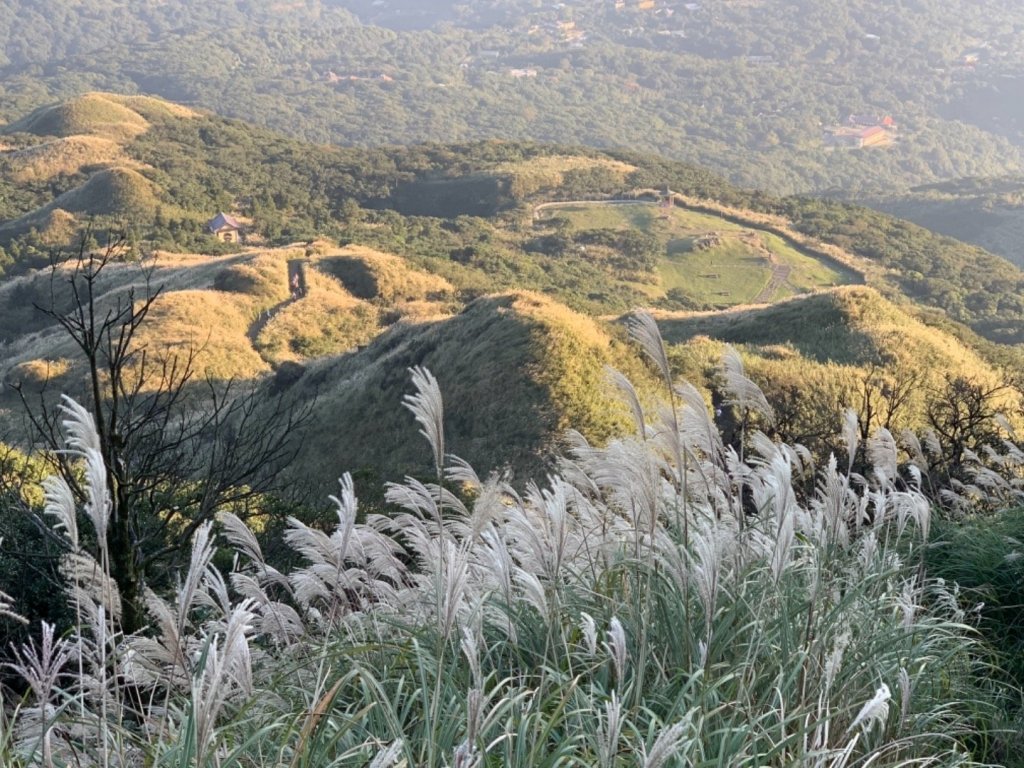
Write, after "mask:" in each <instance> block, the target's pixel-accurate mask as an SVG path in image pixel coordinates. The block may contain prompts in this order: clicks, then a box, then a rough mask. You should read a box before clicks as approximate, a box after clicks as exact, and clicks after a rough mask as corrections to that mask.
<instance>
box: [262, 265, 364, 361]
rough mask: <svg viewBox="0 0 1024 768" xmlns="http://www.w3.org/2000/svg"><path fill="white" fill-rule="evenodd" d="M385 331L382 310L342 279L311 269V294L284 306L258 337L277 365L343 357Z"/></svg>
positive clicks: (308, 274)
mask: <svg viewBox="0 0 1024 768" xmlns="http://www.w3.org/2000/svg"><path fill="white" fill-rule="evenodd" d="M379 332H380V328H379V322H378V309H377V307H375V306H374V305H372V304H370V303H368V302H365V301H362V300H361V299H358V298H356V297H355V296H353V295H352V294H350V293H349V292H348V291H346V290H345V289H344V288H343V287H342V286H341V285H340V284H339V283H338V282H337V281H336V280H334V279H333V278H331V277H328V276H327V275H323V274H320V273H318V272H316V271H315V270H306V293H305V295H304V296H302V297H301V298H298V299H296V300H295V301H292V302H290V303H288V304H287V305H286V306H284V307H281V308H280V309H279V310H278V311H277V312H275V314H274V316H273V317H272V318H270V320H269V322H267V323H266V325H264V326H263V328H262V330H261V331H260V332H259V335H258V336H257V337H256V339H255V345H256V348H257V349H258V350H259V351H260V354H261V355H262V356H263V357H264V359H266V360H267V361H269V362H270V363H272V364H274V365H278V364H280V363H282V362H285V361H299V360H308V359H311V358H315V357H325V356H328V355H339V354H342V353H344V352H348V351H351V350H354V349H355V348H356V347H358V346H360V345H363V344H366V343H368V342H369V341H370V340H371V339H373V338H374V337H375V336H376V335H377V334H378V333H379Z"/></svg>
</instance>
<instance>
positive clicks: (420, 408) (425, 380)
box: [402, 366, 444, 473]
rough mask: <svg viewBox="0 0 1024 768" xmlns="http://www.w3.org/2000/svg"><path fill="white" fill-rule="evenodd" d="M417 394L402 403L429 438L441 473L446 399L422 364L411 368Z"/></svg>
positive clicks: (435, 461)
mask: <svg viewBox="0 0 1024 768" xmlns="http://www.w3.org/2000/svg"><path fill="white" fill-rule="evenodd" d="M409 373H410V374H411V375H412V384H413V386H414V387H416V392H415V394H411V395H405V396H404V397H403V398H402V403H403V404H404V405H405V407H406V408H408V409H409V410H410V411H411V412H412V415H413V416H414V417H415V418H416V421H417V422H418V423H419V425H420V434H421V435H423V436H424V437H425V438H427V442H429V443H430V448H431V450H432V451H433V452H434V466H435V467H436V468H437V471H438V472H439V473H440V472H441V471H442V469H443V467H444V401H443V400H442V398H441V387H440V386H439V385H438V383H437V379H436V378H434V374H432V373H431V372H430V371H429V370H427V369H426V368H424V367H422V366H416V367H415V368H410V369H409Z"/></svg>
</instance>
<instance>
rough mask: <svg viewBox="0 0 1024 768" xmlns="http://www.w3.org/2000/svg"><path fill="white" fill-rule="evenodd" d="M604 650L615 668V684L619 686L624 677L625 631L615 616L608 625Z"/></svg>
mask: <svg viewBox="0 0 1024 768" xmlns="http://www.w3.org/2000/svg"><path fill="white" fill-rule="evenodd" d="M605 648H606V649H607V650H608V655H609V656H611V659H612V665H613V666H614V668H615V682H616V683H617V684H618V685H620V686H621V685H622V684H623V683H624V682H625V676H626V631H625V630H624V629H623V628H622V622H621V621H619V620H618V618H616V617H615V616H613V617H612V620H611V621H610V622H609V624H608V642H606V643H605Z"/></svg>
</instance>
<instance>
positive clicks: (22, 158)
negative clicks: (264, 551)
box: [0, 93, 1024, 488]
mask: <svg viewBox="0 0 1024 768" xmlns="http://www.w3.org/2000/svg"><path fill="white" fill-rule="evenodd" d="M6 134H7V136H8V141H9V142H10V143H11V144H12V145H13V148H9V149H7V150H6V151H5V152H3V153H0V167H2V168H3V169H4V175H3V177H2V179H3V183H4V184H6V185H7V188H8V189H10V190H11V192H12V193H11V195H9V196H8V197H7V198H6V199H7V201H8V202H7V206H8V207H7V208H6V209H5V215H6V217H7V218H6V220H5V221H2V222H0V247H3V248H4V249H5V252H6V253H7V270H8V272H9V276H8V278H7V279H6V280H5V282H4V283H3V284H2V285H0V304H2V306H3V312H2V313H0V339H2V340H3V341H2V347H0V349H2V352H3V354H2V355H0V361H2V362H0V379H2V380H3V381H4V382H6V383H7V384H8V385H15V386H16V387H18V388H20V391H21V393H22V394H29V395H30V396H31V397H32V398H36V397H38V396H40V395H42V396H43V397H44V398H46V397H52V396H54V395H56V393H58V392H60V391H67V390H69V389H70V390H73V389H75V387H77V386H80V384H79V383H78V382H80V381H81V377H82V375H83V368H82V365H81V359H80V357H79V358H78V359H76V350H75V348H74V345H73V344H71V341H70V339H69V338H68V337H67V334H66V333H65V332H64V331H63V330H62V329H61V328H60V327H59V325H58V324H57V323H56V322H55V321H54V317H53V316H47V315H46V314H44V313H42V312H40V310H39V308H40V307H41V308H47V309H49V308H52V309H53V311H54V312H56V314H57V315H58V316H59V315H60V313H61V312H66V311H69V310H70V309H72V308H73V305H72V304H69V303H68V302H69V297H67V296H65V295H64V294H63V293H62V292H61V290H62V289H61V288H60V286H62V285H66V284H67V282H68V280H69V279H71V278H72V277H73V275H75V274H76V272H75V270H76V269H80V265H77V262H76V259H75V258H74V254H75V253H76V249H77V248H78V247H79V246H78V245H77V244H78V243H81V242H82V238H83V237H86V238H91V239H92V243H91V245H88V246H87V249H94V252H102V250H103V246H102V242H101V241H102V236H103V233H104V232H105V231H107V228H110V227H113V228H122V229H123V230H124V232H125V239H124V240H123V241H122V242H121V243H120V244H119V245H118V246H117V248H116V250H115V251H113V252H112V257H113V261H112V263H110V264H109V265H108V266H107V267H106V268H105V271H104V273H103V276H102V279H101V280H100V281H99V282H98V283H97V284H96V290H97V291H98V294H99V295H98V300H99V302H100V306H104V303H107V304H109V305H110V306H114V305H115V304H116V302H117V300H118V297H123V296H125V295H128V293H129V292H130V291H134V292H135V293H134V294H132V295H138V296H144V295H147V292H149V293H154V292H157V291H159V295H158V296H157V298H156V301H155V302H154V303H153V306H152V308H151V311H150V313H149V315H148V317H147V319H146V322H145V323H144V324H143V325H142V326H141V328H140V330H139V335H138V338H137V343H138V345H139V347H140V348H145V349H148V350H150V351H151V353H152V354H159V355H168V354H179V355H180V354H185V353H186V352H188V353H189V354H190V355H193V356H192V357H191V358H190V359H191V365H192V367H193V369H194V370H193V375H194V377H195V380H196V381H197V382H199V381H202V380H204V379H211V380H220V381H229V380H235V381H240V382H249V383H250V384H251V386H254V387H259V388H262V389H264V390H265V391H266V393H267V396H268V397H269V398H271V399H273V398H277V397H281V396H284V397H286V399H287V400H288V401H289V402H291V403H292V404H293V405H295V406H296V407H299V404H301V407H307V406H308V407H310V408H312V409H313V414H314V416H313V418H311V419H310V421H309V424H308V426H307V427H306V428H305V431H304V433H303V434H304V438H303V441H302V448H301V450H300V460H299V461H297V462H296V466H300V467H302V471H303V472H308V473H309V474H310V476H311V477H315V478H316V482H317V483H318V484H319V487H323V488H328V487H329V486H330V484H331V483H333V480H334V478H336V477H337V476H338V475H339V474H340V472H342V471H344V470H345V469H360V470H372V471H373V472H380V473H383V474H384V475H385V476H391V477H393V476H396V475H398V474H401V473H417V472H422V471H424V470H425V469H427V467H428V466H429V465H428V464H427V463H426V461H427V458H428V457H427V456H426V454H425V453H424V452H422V450H420V449H419V448H418V447H417V446H416V444H415V442H412V443H410V442H409V441H408V440H407V439H405V438H404V437H401V436H402V435H406V436H408V435H409V434H410V432H409V430H410V429H411V428H412V425H411V423H409V421H408V418H407V417H406V416H405V415H404V414H403V413H402V412H401V410H400V409H398V408H397V405H398V404H399V403H400V402H401V398H402V394H403V391H404V388H405V386H406V383H405V382H406V380H405V374H404V372H405V371H406V370H407V369H409V368H412V367H415V366H419V365H427V366H428V367H429V368H431V369H432V370H436V371H437V372H438V376H439V377H440V380H441V383H442V386H443V388H444V389H445V391H446V392H450V393H451V396H452V397H453V398H454V400H455V402H458V403H460V404H461V405H463V406H465V410H464V411H463V412H461V413H460V415H458V416H456V417H454V418H453V419H452V421H451V423H450V425H449V428H450V430H451V435H450V444H451V446H452V448H453V450H454V451H455V452H456V453H458V454H459V455H463V456H465V457H466V458H468V459H470V460H472V461H474V462H476V463H479V464H482V465H483V466H484V467H486V468H488V469H501V468H503V467H506V468H509V469H512V470H514V471H518V472H529V471H533V470H534V469H536V468H537V467H543V466H545V465H546V464H545V462H546V461H547V460H548V458H550V457H551V456H553V455H554V452H555V451H556V450H557V447H558V446H559V445H560V444H561V435H562V433H563V431H564V430H565V429H566V428H567V427H569V426H570V425H571V426H573V427H574V428H575V429H577V430H580V431H582V432H583V433H584V434H585V435H587V436H588V437H590V438H591V439H595V440H605V439H608V438H609V437H611V436H613V435H615V434H620V433H622V431H623V430H626V429H627V428H628V427H627V424H628V421H627V414H626V412H625V411H624V410H622V409H621V408H620V407H619V406H617V405H616V397H615V395H614V392H612V391H611V390H609V389H608V387H607V386H606V385H605V384H604V383H603V382H604V375H603V373H602V368H603V366H605V365H613V366H615V367H616V368H618V369H620V370H623V371H625V372H627V373H629V375H630V376H631V377H632V378H633V379H634V381H635V382H636V386H637V387H638V388H639V390H640V391H641V392H643V393H646V394H645V395H644V397H652V398H653V397H655V392H656V390H657V384H656V381H655V379H654V378H653V377H652V376H651V372H650V371H648V370H647V368H646V366H645V365H644V364H643V363H642V361H641V360H640V358H639V357H638V356H637V353H636V350H635V349H633V348H631V346H630V344H629V343H628V340H627V338H626V333H625V330H624V327H623V325H622V322H621V320H622V319H623V318H624V317H625V316H626V315H627V313H628V312H629V311H631V310H633V309H636V308H641V307H649V308H653V309H656V310H657V311H658V313H659V314H658V318H659V321H658V322H659V324H660V325H661V326H662V332H663V333H664V335H665V337H666V339H667V340H668V341H669V342H670V344H671V345H672V355H673V360H675V361H676V363H675V364H676V365H678V366H680V372H685V375H686V376H687V377H688V378H690V379H691V380H692V381H694V383H697V384H699V385H700V386H702V387H704V388H705V391H706V392H707V393H708V394H707V397H708V398H709V400H710V399H711V398H713V397H717V395H714V392H715V390H716V387H717V384H716V381H717V376H718V373H717V370H718V367H717V366H718V362H717V361H718V358H719V357H720V355H721V354H722V353H723V351H724V347H723V346H722V345H723V343H725V342H728V343H730V344H733V345H734V346H736V347H737V348H738V349H740V350H741V352H742V353H743V355H744V357H745V358H746V360H747V364H748V366H749V367H750V369H751V371H753V374H752V375H754V376H755V378H756V379H757V381H758V382H759V383H760V384H761V386H762V387H763V388H764V389H765V391H766V392H768V393H769V395H770V396H771V397H772V398H773V401H777V403H778V404H779V405H780V407H782V406H784V407H788V408H790V409H791V411H792V412H790V413H789V415H788V417H787V419H788V421H787V422H786V424H785V426H780V427H779V429H780V430H782V431H780V432H778V433H777V434H778V436H779V437H780V439H802V440H803V441H804V442H806V443H810V444H813V445H814V447H815V449H816V450H817V451H819V452H821V453H822V455H824V452H826V451H827V450H831V449H833V446H832V445H831V443H830V442H829V440H830V439H831V435H832V434H834V426H835V424H837V423H838V421H839V418H840V415H841V413H842V411H843V409H844V408H846V407H857V405H858V402H857V400H858V398H863V397H865V394H864V392H865V390H864V386H865V382H870V386H871V387H875V386H879V387H880V386H881V384H880V381H881V380H880V379H878V376H879V375H880V374H879V373H878V372H879V371H883V370H884V371H887V373H885V376H892V377H896V378H899V376H901V375H911V376H913V378H914V381H915V382H916V384H917V385H918V388H919V392H918V394H917V395H915V396H914V397H912V398H910V399H909V400H908V401H907V402H906V403H903V404H902V406H901V407H902V409H903V410H902V413H901V418H902V419H903V421H902V422H901V423H903V424H904V425H905V426H908V427H913V426H915V425H920V424H923V423H924V418H925V412H926V410H927V405H926V403H927V393H928V392H938V391H939V390H940V389H941V387H942V381H943V379H942V377H943V375H944V374H950V375H959V376H962V377H964V378H969V379H972V380H978V381H985V382H989V383H990V384H991V385H992V386H995V382H997V381H999V380H1000V379H1001V376H1002V374H1000V372H999V370H1000V368H1001V367H1004V366H1006V365H1011V366H1012V365H1014V364H1015V361H1017V360H1018V359H1019V357H1018V351H1017V348H1016V347H1014V346H1012V345H1008V344H1006V343H1005V342H1007V341H1011V342H1016V341H1020V339H1021V337H1020V335H1019V334H1020V333H1021V331H1020V329H1021V327H1022V325H1021V318H1022V317H1024V309H1022V308H1021V307H1020V304H1019V302H1020V298H1019V296H1020V290H1019V286H1021V285H1024V277H1022V275H1021V273H1020V271H1019V270H1018V269H1017V268H1016V267H1013V266H1012V265H1010V264H1009V263H1007V262H1005V261H1002V260H1000V259H999V258H997V257H995V256H992V255H989V254H987V253H985V252H983V251H981V250H980V249H977V248H974V247H971V246H966V245H963V244H961V243H957V242H955V241H952V240H949V239H943V238H939V237H937V236H935V235H933V234H931V233H929V232H927V231H926V230H923V229H918V228H915V227H912V226H909V225H906V224H905V223H903V222H899V221H897V220H893V219H889V218H887V217H884V216H882V215H881V214H877V213H873V212H871V211H868V210H867V209H861V208H855V207H852V206H844V205H843V204H839V203H822V202H820V201H814V200H808V199H799V198H789V199H777V198H769V197H767V196H764V195H762V194H759V193H748V192H744V191H742V190H738V189H736V188H734V187H732V186H730V185H728V184H726V183H725V182H722V181H720V180H718V179H716V178H715V177H714V176H712V175H710V174H708V173H707V172H705V171H702V170H700V169H696V168H692V167H688V166H683V165H679V164H673V163H665V162H664V161H661V160H658V159H656V158H651V157H645V156H641V155H635V154H624V153H604V152H597V151H594V150H582V149H573V148H567V147H557V146H542V145H524V144H507V143H499V142H487V143H478V144H470V145H463V146H445V147H442V146H434V145H427V146H423V147H413V148H404V149H391V150H375V151H362V150H348V149H338V148H331V147H320V146H312V145H303V144H301V143H298V142H294V141H292V140H287V139H284V138H282V137H280V136H277V135H275V134H272V133H269V132H267V131H265V130H264V129H259V128H254V127H251V126H247V125H245V124H242V123H238V122H232V121H225V120H223V119H221V118H218V117H215V116H213V115H209V114H208V113H202V112H196V111H195V110H191V109H186V108H183V107H180V106H177V105H173V104H170V103H167V102H163V101H160V100H156V99H152V98H140V97H124V96H118V95H114V94H102V93H92V94H88V95H86V96H83V97H80V98H79V99H76V100H72V101H70V102H66V103H63V104H61V105H58V106H55V107H45V108H42V109H40V110H37V111H35V112H33V113H31V114H30V115H27V116H25V117H24V118H22V119H20V120H18V121H15V122H13V123H12V124H11V125H10V126H9V127H8V128H7V129H6ZM218 209H221V210H228V211H231V212H232V213H233V214H234V215H235V216H236V217H238V220H239V221H241V222H244V225H243V226H244V229H243V232H242V234H243V239H244V242H243V243H242V244H231V243H224V242H220V241H218V240H216V239H215V238H214V237H213V236H212V235H210V234H209V232H207V231H206V230H205V229H204V227H205V225H206V223H207V221H208V220H209V219H210V218H211V217H212V215H213V214H214V213H215V212H216V211H217V210H218ZM54 253H62V254H63V255H62V256H61V257H60V258H59V259H58V266H57V267H56V271H53V268H49V267H46V266H45V263H46V261H48V260H49V259H51V258H52V254H54ZM996 286H998V287H996ZM982 300H984V302H985V303H984V304H983V305H982V304H980V303H979V302H981V301H982ZM1015 302H1017V303H1015ZM822 313H824V315H822ZM819 318H827V320H826V319H819ZM922 321H923V322H924V323H926V325H921V322H922ZM972 328H973V330H971V329H972ZM683 329H689V330H685V331H684V330H683ZM766 331H768V335H765V332H766ZM908 334H917V335H919V337H920V340H919V341H917V342H915V343H913V344H910V345H906V344H905V339H906V338H907V335H908ZM1015 334H1016V335H1015ZM986 337H987V338H986ZM900 339H903V340H904V341H899V340H900ZM908 349H912V350H913V353H909V352H908ZM872 377H874V378H872ZM497 379H500V380H502V381H503V382H504V384H503V388H504V397H502V398H501V399H499V400H494V399H493V386H494V381H495V380H497ZM796 381H802V382H803V383H804V385H806V386H805V387H804V389H808V387H810V384H809V383H811V382H813V387H810V389H813V391H815V392H817V393H818V395H819V397H818V399H817V400H815V398H814V397H812V396H810V395H808V392H807V391H805V392H803V395H804V397H803V398H802V400H803V402H800V403H798V402H797V401H796V400H795V399H794V395H795V390H794V389H793V388H792V387H793V386H794V382H796ZM869 388H870V387H869ZM19 399H20V395H19V394H18V393H17V390H16V389H14V388H12V387H11V386H8V387H5V389H4V390H3V393H2V394H0V407H2V408H3V409H4V412H5V413H6V414H8V419H9V423H12V424H13V423H15V422H16V421H17V419H16V418H15V416H16V414H17V413H18V412H19V410H20V409H21V408H22V406H21V404H20V403H19ZM811 403H813V405H811ZM1007 404H1009V401H1007ZM787 430H788V431H787ZM498 434H503V435H505V436H506V438H505V439H500V440H499V439H496V438H495V436H496V435H498ZM508 434H512V435H514V439H507V435H508ZM23 437H24V436H23ZM23 437H22V438H21V439H23ZM339 437H341V439H340V440H339ZM10 439H16V440H17V439H18V438H17V435H11V436H10ZM346 446H347V447H346ZM396 446H401V447H397V448H396ZM546 457H547V458H546Z"/></svg>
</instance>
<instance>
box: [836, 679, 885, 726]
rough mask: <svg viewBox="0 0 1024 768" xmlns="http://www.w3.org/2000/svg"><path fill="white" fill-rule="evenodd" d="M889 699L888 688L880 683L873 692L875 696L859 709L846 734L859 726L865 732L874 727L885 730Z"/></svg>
mask: <svg viewBox="0 0 1024 768" xmlns="http://www.w3.org/2000/svg"><path fill="white" fill-rule="evenodd" d="M890 699H892V693H891V691H890V690H889V686H888V685H886V684H885V683H882V684H881V685H880V686H879V687H878V690H877V691H875V695H874V696H872V697H871V698H870V699H869V700H868V701H867V702H865V704H864V706H863V707H861V708H860V712H858V713H857V716H856V717H855V718H854V719H853V722H852V723H850V725H849V727H848V728H847V729H846V732H847V733H849V732H850V731H852V730H854V729H855V728H856V727H857V726H860V727H861V728H862V729H863V730H865V731H869V730H871V729H872V728H873V727H874V726H875V725H878V726H879V727H880V728H885V721H886V720H887V719H888V718H889V700H890Z"/></svg>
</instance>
